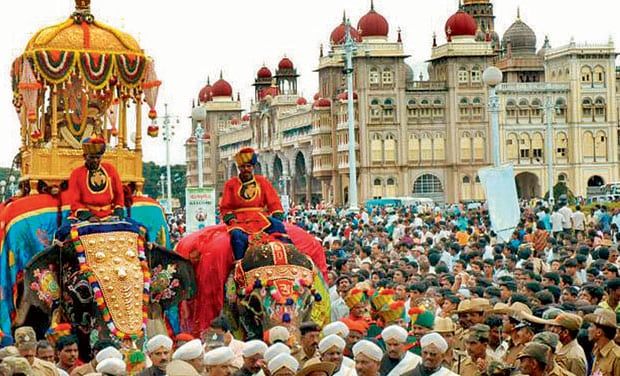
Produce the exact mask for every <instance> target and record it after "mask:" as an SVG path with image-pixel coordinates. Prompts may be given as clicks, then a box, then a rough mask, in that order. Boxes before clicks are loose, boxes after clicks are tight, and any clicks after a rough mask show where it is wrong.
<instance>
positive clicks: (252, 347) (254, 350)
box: [241, 339, 267, 358]
mask: <svg viewBox="0 0 620 376" xmlns="http://www.w3.org/2000/svg"><path fill="white" fill-rule="evenodd" d="M265 351H267V344H266V343H265V342H263V341H261V340H259V339H253V340H251V341H247V342H246V343H244V344H243V351H242V352H241V353H242V355H243V356H245V357H246V358H249V357H251V356H254V355H258V354H260V355H265Z"/></svg>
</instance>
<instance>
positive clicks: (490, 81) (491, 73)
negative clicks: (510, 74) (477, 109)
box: [482, 66, 502, 167]
mask: <svg viewBox="0 0 620 376" xmlns="http://www.w3.org/2000/svg"><path fill="white" fill-rule="evenodd" d="M482 82H484V83H485V84H486V85H488V86H489V112H490V114H491V135H492V140H493V143H492V145H493V147H492V155H493V165H494V166H495V167H498V166H499V165H500V164H501V158H500V152H499V97H498V96H497V93H496V92H495V87H496V86H497V85H498V84H499V83H500V82H502V71H501V70H499V69H498V68H496V67H494V66H490V67H488V68H487V69H485V70H484V72H483V73H482Z"/></svg>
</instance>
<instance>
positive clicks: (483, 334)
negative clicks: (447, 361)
mask: <svg viewBox="0 0 620 376" xmlns="http://www.w3.org/2000/svg"><path fill="white" fill-rule="evenodd" d="M490 332H491V328H489V326H488V325H484V324H476V325H474V326H472V327H471V328H470V329H469V334H468V335H467V338H465V343H466V345H467V356H466V357H465V359H464V360H463V361H459V362H456V364H454V365H453V366H452V372H454V373H457V374H459V375H467V376H475V375H481V374H482V373H483V372H485V371H486V369H487V366H488V365H489V364H491V362H492V361H494V360H496V359H494V358H493V357H492V356H490V355H489V354H488V353H487V347H488V345H489V333H490Z"/></svg>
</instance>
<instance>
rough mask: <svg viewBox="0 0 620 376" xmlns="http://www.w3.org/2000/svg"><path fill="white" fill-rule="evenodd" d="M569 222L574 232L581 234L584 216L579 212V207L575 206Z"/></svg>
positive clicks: (584, 221)
mask: <svg viewBox="0 0 620 376" xmlns="http://www.w3.org/2000/svg"><path fill="white" fill-rule="evenodd" d="M569 210H570V209H569ZM571 220H572V222H573V229H574V230H575V231H582V232H583V231H584V230H585V223H586V216H585V215H584V214H583V213H582V212H581V206H579V205H577V206H576V207H575V212H574V213H573V214H572V215H571Z"/></svg>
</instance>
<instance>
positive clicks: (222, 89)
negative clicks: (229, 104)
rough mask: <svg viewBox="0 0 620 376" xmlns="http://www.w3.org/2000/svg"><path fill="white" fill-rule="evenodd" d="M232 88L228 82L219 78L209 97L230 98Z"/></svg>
mask: <svg viewBox="0 0 620 376" xmlns="http://www.w3.org/2000/svg"><path fill="white" fill-rule="evenodd" d="M232 92H233V90H232V86H230V84H229V83H228V81H226V80H224V79H223V78H221V75H220V79H219V80H217V81H216V82H215V83H214V84H213V86H212V87H211V96H212V97H213V98H215V97H230V96H232Z"/></svg>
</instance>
